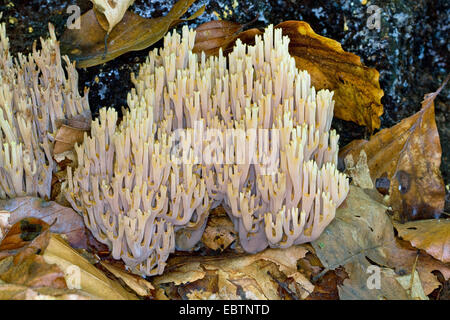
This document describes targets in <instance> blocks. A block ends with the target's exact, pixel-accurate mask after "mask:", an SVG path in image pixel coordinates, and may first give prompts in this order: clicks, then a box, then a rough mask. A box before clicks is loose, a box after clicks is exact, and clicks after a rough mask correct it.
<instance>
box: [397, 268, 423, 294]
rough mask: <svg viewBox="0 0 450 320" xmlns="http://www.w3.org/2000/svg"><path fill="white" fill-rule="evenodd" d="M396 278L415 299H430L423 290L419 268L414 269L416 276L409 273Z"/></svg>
mask: <svg viewBox="0 0 450 320" xmlns="http://www.w3.org/2000/svg"><path fill="white" fill-rule="evenodd" d="M396 279H397V281H398V282H399V283H400V284H401V285H402V287H403V289H405V290H406V291H407V292H408V294H409V295H410V296H411V298H413V299H414V300H430V299H429V298H428V297H427V296H426V295H425V292H424V291H423V288H422V283H421V281H420V277H419V273H418V272H417V270H416V271H414V276H413V274H408V275H406V276H401V277H397V278H396Z"/></svg>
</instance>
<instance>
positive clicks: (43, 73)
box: [0, 24, 90, 199]
mask: <svg viewBox="0 0 450 320" xmlns="http://www.w3.org/2000/svg"><path fill="white" fill-rule="evenodd" d="M49 30H50V38H49V39H47V40H44V39H41V46H42V49H41V50H37V49H36V43H34V45H33V51H32V53H31V54H29V55H28V56H25V55H23V54H20V53H19V54H18V56H17V58H13V57H12V55H11V54H10V52H9V39H8V38H7V36H6V28H5V24H1V25H0V199H2V198H14V197H18V196H24V195H33V196H40V197H43V198H45V197H50V189H51V179H52V173H53V171H54V169H55V167H56V163H55V161H54V160H53V158H52V150H53V143H54V135H53V134H54V133H55V131H56V129H57V128H56V126H57V122H58V121H59V120H64V119H69V118H73V117H76V116H79V115H83V116H84V117H88V118H89V119H90V109H89V103H88V98H87V92H85V93H84V96H80V94H79V92H78V74H77V71H76V69H75V66H74V65H73V64H72V63H71V62H70V61H69V59H68V58H67V57H66V56H64V57H63V58H62V59H63V60H64V63H65V65H66V66H65V68H63V63H62V60H61V55H60V51H59V43H58V42H57V40H56V36H55V30H54V28H53V26H52V25H51V24H49Z"/></svg>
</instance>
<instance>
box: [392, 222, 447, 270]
mask: <svg viewBox="0 0 450 320" xmlns="http://www.w3.org/2000/svg"><path fill="white" fill-rule="evenodd" d="M394 227H395V229H397V231H398V235H399V236H400V237H401V238H403V239H404V240H407V241H409V242H411V244H412V245H413V246H414V247H416V248H418V249H422V250H425V251H426V252H427V253H429V254H430V255H432V256H433V257H434V258H436V259H438V260H440V261H442V262H445V263H450V219H430V220H421V221H410V222H407V223H404V224H400V223H395V224H394Z"/></svg>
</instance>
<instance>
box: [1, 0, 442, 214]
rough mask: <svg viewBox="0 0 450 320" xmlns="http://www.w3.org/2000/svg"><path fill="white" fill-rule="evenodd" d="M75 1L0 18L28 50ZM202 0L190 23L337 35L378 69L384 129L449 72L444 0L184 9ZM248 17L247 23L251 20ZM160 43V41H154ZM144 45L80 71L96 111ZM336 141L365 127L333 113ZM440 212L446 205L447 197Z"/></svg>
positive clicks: (140, 6)
mask: <svg viewBox="0 0 450 320" xmlns="http://www.w3.org/2000/svg"><path fill="white" fill-rule="evenodd" d="M174 2H175V0H167V1H162V0H136V2H135V4H134V5H133V7H132V9H133V10H134V11H135V12H137V13H138V14H140V15H142V16H144V17H158V16H160V15H164V14H166V13H167V12H168V11H169V9H170V8H171V7H172V4H173V3H174ZM70 4H78V5H79V6H80V8H81V12H85V11H87V10H88V9H90V8H91V6H92V5H91V3H90V2H89V1H87V0H79V1H62V0H53V1H52V0H42V1H38V0H29V1H15V0H9V1H8V0H6V1H2V2H1V5H0V10H1V11H2V12H3V17H2V19H1V21H2V22H3V21H4V22H6V24H7V32H8V35H9V37H10V39H11V46H12V51H13V52H19V51H22V52H29V51H30V48H31V45H32V42H33V41H34V40H36V39H38V38H39V37H40V36H47V35H48V28H47V22H51V23H53V24H54V25H55V26H56V29H57V34H58V36H59V35H61V33H62V32H63V31H64V25H65V21H66V20H67V17H68V16H69V15H68V14H67V12H66V8H67V6H68V5H70ZM203 4H206V5H207V6H206V12H205V13H204V14H203V15H202V16H201V17H200V18H198V19H196V20H194V21H193V22H191V23H190V25H191V26H193V27H195V26H196V25H198V24H201V23H203V22H206V21H209V20H212V19H216V18H217V15H219V16H221V17H222V18H224V19H227V20H232V21H237V22H240V23H243V24H245V23H249V22H251V23H250V25H249V26H248V27H263V26H265V25H267V24H269V23H273V24H277V23H279V22H282V21H285V20H304V21H306V22H308V23H309V24H310V25H311V27H312V28H313V29H314V31H315V32H317V33H318V34H321V35H323V36H327V37H330V38H333V39H335V40H337V41H339V42H340V43H341V44H342V46H343V48H344V50H346V51H350V52H353V53H355V54H357V55H359V56H360V57H361V59H362V61H363V62H364V63H365V64H366V65H367V66H369V67H373V68H376V69H377V70H378V71H379V72H380V84H381V87H382V89H383V90H384V92H385V96H384V97H383V99H382V102H383V104H384V110H385V112H384V114H383V116H382V119H381V126H382V128H386V127H391V126H392V125H394V124H396V123H398V122H399V121H400V120H401V119H403V118H406V117H408V116H410V115H412V114H413V113H415V112H417V111H418V110H419V109H420V106H421V101H422V99H423V96H424V95H425V94H426V93H429V92H433V91H435V90H436V89H437V88H438V87H439V86H440V84H441V83H442V81H443V80H444V79H445V77H446V75H447V73H448V72H449V65H450V61H449V57H450V56H449V51H450V50H449V49H450V48H449V43H448V41H447V39H448V38H449V29H450V2H449V1H447V0H434V1H433V0H429V1H425V0H374V1H366V0H353V1H348V0H336V1H324V0H278V1H275V0H270V1H259V0H239V1H237V0H223V1H216V0H198V1H197V3H195V4H194V5H193V6H192V8H191V9H190V10H189V13H193V12H195V11H196V10H197V9H198V8H200V6H201V5H203ZM370 5H377V6H378V7H379V8H380V9H381V28H380V30H377V29H370V28H368V27H367V20H368V18H369V16H370V14H369V13H367V9H368V7H369V6H370ZM252 21H253V22H252ZM157 45H158V44H157ZM148 51H149V50H148V49H147V50H143V51H140V52H131V53H128V54H126V55H123V56H121V57H119V58H118V59H116V60H114V61H111V62H109V63H106V64H103V65H101V66H97V67H92V68H89V69H87V70H80V71H79V73H80V87H81V89H82V87H83V86H87V87H89V88H90V95H89V100H90V105H91V108H92V111H93V113H94V115H95V114H96V113H97V112H98V109H99V108H101V107H104V106H108V107H114V108H117V109H118V110H120V109H121V107H122V106H125V105H126V96H127V92H128V91H129V89H130V88H131V86H132V84H131V82H130V80H129V79H130V73H131V72H135V71H136V70H137V69H138V68H139V63H142V62H143V61H144V60H145V57H146V55H147V53H148ZM449 101H450V85H448V86H447V87H446V88H445V89H444V90H443V91H442V93H441V94H440V95H439V96H438V97H437V99H436V101H435V103H436V122H437V126H438V129H439V134H440V139H441V145H442V165H441V172H442V175H443V177H444V181H445V183H446V188H447V198H449V193H448V189H449V188H450V163H449V161H448V160H449V157H450V104H449ZM333 125H334V127H335V128H336V129H337V130H338V132H339V134H340V136H341V141H340V143H341V145H345V144H347V143H348V142H350V141H351V140H353V139H357V138H367V137H368V132H366V130H365V128H362V127H359V126H357V125H355V124H353V123H349V122H345V121H340V120H337V119H335V120H334V124H333ZM446 203H447V206H446V212H449V211H450V208H449V201H447V202H446Z"/></svg>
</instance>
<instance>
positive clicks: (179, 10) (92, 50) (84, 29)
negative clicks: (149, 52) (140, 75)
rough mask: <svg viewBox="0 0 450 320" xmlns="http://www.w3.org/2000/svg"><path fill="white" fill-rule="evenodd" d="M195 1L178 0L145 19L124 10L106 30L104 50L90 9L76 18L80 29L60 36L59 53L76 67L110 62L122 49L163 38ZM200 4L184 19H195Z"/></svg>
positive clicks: (133, 48)
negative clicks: (158, 14) (164, 12)
mask: <svg viewBox="0 0 450 320" xmlns="http://www.w3.org/2000/svg"><path fill="white" fill-rule="evenodd" d="M194 1H195V0H179V1H178V2H177V3H175V5H174V6H173V7H172V9H171V10H170V12H169V13H168V14H167V15H166V16H164V17H158V18H154V19H145V18H142V17H141V16H139V15H137V14H135V13H133V12H130V11H126V12H125V14H124V16H123V18H122V19H121V21H120V22H119V23H118V24H116V26H115V27H114V28H113V29H112V31H111V32H110V33H109V35H108V38H107V52H105V36H106V34H107V33H106V31H105V30H104V29H103V28H102V26H101V24H100V23H99V22H98V20H97V17H96V14H95V12H94V10H89V11H87V12H86V13H84V14H83V15H82V16H81V17H80V26H81V28H80V29H67V30H66V31H65V32H64V34H63V35H62V37H61V39H60V41H61V52H62V53H63V54H67V55H68V56H69V58H70V59H71V60H75V61H76V62H77V67H78V68H88V67H91V66H95V65H98V64H101V63H105V62H107V61H110V60H112V59H114V58H116V57H118V56H120V55H122V54H124V53H126V52H129V51H138V50H143V49H145V48H147V47H149V46H151V45H152V44H154V43H155V42H157V41H158V40H159V39H161V38H162V37H164V35H165V34H166V33H167V31H168V30H169V29H170V28H171V27H174V26H175V25H177V24H178V23H180V22H182V21H185V20H181V19H180V18H181V16H182V15H183V14H185V13H186V11H187V10H188V9H189V7H190V6H191V5H192V3H194ZM204 9H205V8H204V6H203V7H201V8H200V9H199V10H198V11H197V12H196V13H194V14H193V15H192V16H191V17H189V18H187V19H186V20H190V19H194V18H197V17H198V16H199V15H201V14H202V13H203V11H204Z"/></svg>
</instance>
